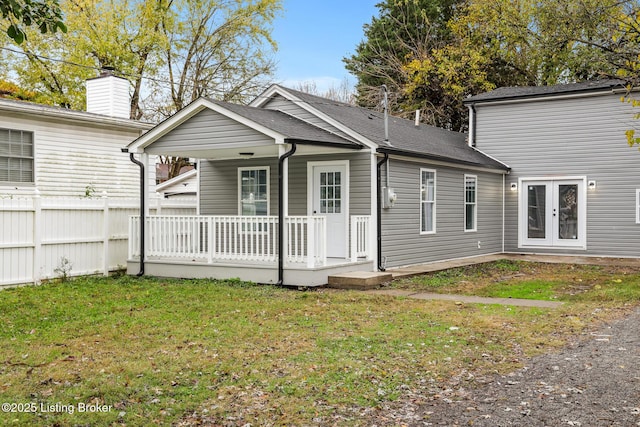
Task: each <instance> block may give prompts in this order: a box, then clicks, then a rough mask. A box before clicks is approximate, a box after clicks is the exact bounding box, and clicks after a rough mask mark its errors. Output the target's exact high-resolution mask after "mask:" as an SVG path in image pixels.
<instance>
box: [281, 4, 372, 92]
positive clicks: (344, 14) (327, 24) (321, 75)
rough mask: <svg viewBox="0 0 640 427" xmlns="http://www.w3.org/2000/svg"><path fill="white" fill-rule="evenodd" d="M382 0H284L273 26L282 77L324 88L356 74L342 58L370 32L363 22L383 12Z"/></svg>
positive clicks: (288, 83)
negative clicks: (348, 68)
mask: <svg viewBox="0 0 640 427" xmlns="http://www.w3.org/2000/svg"><path fill="white" fill-rule="evenodd" d="M379 2H380V0H283V6H284V11H283V13H282V15H281V17H280V18H278V19H277V20H276V21H275V23H274V27H273V33H272V35H273V37H274V38H275V40H276V42H277V43H278V51H277V52H276V61H277V71H276V76H275V78H276V81H277V82H278V83H281V84H283V85H285V86H289V87H296V85H297V84H298V83H300V82H315V84H316V86H317V88H318V90H319V91H320V92H321V93H322V92H324V91H326V90H327V89H328V88H330V87H332V86H335V87H338V86H339V85H340V83H341V82H342V81H343V80H344V79H348V81H349V83H350V84H351V85H353V84H355V78H354V77H353V76H352V75H351V74H349V72H348V71H347V70H345V68H344V64H343V62H342V58H344V57H347V56H351V55H352V54H353V53H354V52H355V48H356V46H357V45H358V43H360V41H362V40H363V38H364V32H363V29H362V26H363V25H364V24H368V23H370V22H371V18H372V17H373V16H377V15H378V9H377V8H376V7H375V5H376V4H377V3H379Z"/></svg>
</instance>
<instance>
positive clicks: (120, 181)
mask: <svg viewBox="0 0 640 427" xmlns="http://www.w3.org/2000/svg"><path fill="white" fill-rule="evenodd" d="M0 127H1V128H4V129H17V130H23V131H30V132H33V135H34V175H35V186H36V188H37V189H38V190H39V191H40V194H41V195H42V196H56V197H82V196H85V195H86V192H87V191H88V190H89V191H93V195H94V196H100V195H101V194H102V193H103V192H106V193H107V194H108V196H109V197H136V196H137V195H138V194H139V189H138V188H139V183H140V169H139V168H138V166H136V165H135V164H133V163H132V162H131V161H130V160H129V155H128V154H126V153H122V147H126V146H127V145H128V144H129V143H130V142H131V141H133V140H134V139H135V138H137V137H138V136H140V131H138V130H135V129H130V130H127V129H115V128H113V127H109V126H106V125H105V126H100V125H97V124H96V123H86V124H83V123H81V122H79V121H63V120H52V119H49V118H43V117H41V118H37V119H34V117H33V116H25V115H23V114H18V113H16V114H13V113H8V112H4V113H3V114H2V117H0ZM149 173H150V175H151V176H152V177H153V178H155V169H154V168H152V169H151V171H150V172H149ZM3 186H4V187H6V185H4V184H3V183H0V188H1V187H3ZM154 186H155V181H154V185H153V186H152V191H153V187H154ZM10 189H11V190H12V191H13V190H14V189H15V190H18V191H20V190H27V191H32V189H33V184H30V183H29V184H17V185H11V186H10Z"/></svg>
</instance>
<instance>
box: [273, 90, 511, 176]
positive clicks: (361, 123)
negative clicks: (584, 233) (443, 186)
mask: <svg viewBox="0 0 640 427" xmlns="http://www.w3.org/2000/svg"><path fill="white" fill-rule="evenodd" d="M285 90H286V91H287V92H289V93H291V94H293V95H295V96H296V97H298V98H299V99H300V100H302V101H304V102H306V103H308V104H309V105H311V106H312V107H313V108H315V109H317V110H319V111H321V112H322V113H324V114H326V115H328V116H330V117H331V118H333V119H334V120H336V121H338V122H340V123H341V124H343V125H345V126H347V127H348V128H350V129H352V130H354V131H356V132H357V133H359V134H360V135H362V136H364V137H366V138H367V139H369V140H370V141H372V142H374V143H376V144H377V145H378V151H379V152H388V153H390V154H398V155H407V156H411V157H424V158H429V159H433V160H441V161H446V162H452V163H459V164H466V165H474V166H479V167H488V168H493V169H501V170H508V167H507V166H505V165H504V164H503V163H500V162H498V161H496V160H494V159H492V158H490V157H488V156H486V155H484V154H483V153H481V152H480V151H478V150H476V149H474V148H472V147H470V146H469V145H468V144H467V135H466V134H464V133H460V132H453V131H448V130H445V129H441V128H438V127H435V126H429V125H425V124H420V125H419V126H415V124H414V122H413V121H411V120H406V119H401V118H398V117H393V116H390V117H389V144H387V143H385V141H384V137H385V130H384V114H383V113H379V112H375V111H371V110H368V109H365V108H361V107H356V106H353V105H350V104H346V103H342V102H337V101H331V100H329V99H326V98H321V97H318V96H315V95H310V94H308V93H304V92H299V91H296V90H292V89H288V88H287V89H285Z"/></svg>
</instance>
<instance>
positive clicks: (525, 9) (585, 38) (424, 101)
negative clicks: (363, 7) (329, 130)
mask: <svg viewBox="0 0 640 427" xmlns="http://www.w3.org/2000/svg"><path fill="white" fill-rule="evenodd" d="M637 4H638V1H637V0H545V1H537V0H466V1H465V0H461V1H453V0H386V1H385V2H383V3H381V4H380V5H378V7H379V10H380V16H379V17H376V18H374V19H373V20H372V22H371V24H368V25H366V26H365V40H364V41H363V42H361V43H360V45H359V46H358V47H357V49H356V53H355V54H354V55H353V56H352V57H350V58H347V59H345V63H346V66H347V69H348V70H349V71H351V72H352V73H353V74H354V75H355V76H356V77H357V79H358V83H357V87H356V89H357V91H358V102H359V103H360V104H361V105H367V106H372V105H375V104H376V103H379V95H377V93H379V86H380V85H381V84H386V85H387V87H389V88H390V91H391V92H393V93H395V98H394V97H392V98H391V99H392V103H391V105H390V106H391V110H392V112H394V113H395V114H400V115H412V114H413V113H412V110H415V109H420V110H421V111H422V112H423V113H422V117H421V118H422V120H423V121H425V122H428V123H430V124H434V125H437V126H441V127H445V128H448V129H452V130H465V129H466V126H467V120H466V116H467V111H466V109H465V108H464V106H463V105H462V100H463V99H464V98H465V97H467V96H469V95H474V94H477V93H479V92H483V91H486V90H490V89H492V88H495V87H499V86H516V85H550V84H557V83H569V82H576V81H582V80H586V79H593V78H596V77H601V76H612V75H619V70H620V69H621V66H622V65H623V64H624V66H626V67H627V69H628V70H629V72H628V74H629V75H631V74H633V73H634V71H633V67H631V64H636V63H638V57H637V52H638V51H637V46H638V43H637V42H638V39H637V38H633V37H632V33H634V31H635V34H637V29H638V25H637V23H638V21H637V18H632V19H630V20H629V17H635V16H637V15H636V14H635V12H637V10H638V8H637ZM622 34H624V36H623V35H622ZM634 53H635V56H634ZM635 75H637V70H636V71H635Z"/></svg>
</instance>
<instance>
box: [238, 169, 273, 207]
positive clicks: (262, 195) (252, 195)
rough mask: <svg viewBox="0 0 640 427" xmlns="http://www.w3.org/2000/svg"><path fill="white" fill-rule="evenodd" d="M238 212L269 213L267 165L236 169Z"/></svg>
mask: <svg viewBox="0 0 640 427" xmlns="http://www.w3.org/2000/svg"><path fill="white" fill-rule="evenodd" d="M238 181H239V182H238V188H239V200H238V211H239V212H238V213H239V214H240V215H243V216H267V215H269V167H268V166H264V167H255V168H239V169H238Z"/></svg>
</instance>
